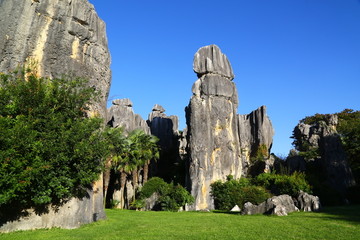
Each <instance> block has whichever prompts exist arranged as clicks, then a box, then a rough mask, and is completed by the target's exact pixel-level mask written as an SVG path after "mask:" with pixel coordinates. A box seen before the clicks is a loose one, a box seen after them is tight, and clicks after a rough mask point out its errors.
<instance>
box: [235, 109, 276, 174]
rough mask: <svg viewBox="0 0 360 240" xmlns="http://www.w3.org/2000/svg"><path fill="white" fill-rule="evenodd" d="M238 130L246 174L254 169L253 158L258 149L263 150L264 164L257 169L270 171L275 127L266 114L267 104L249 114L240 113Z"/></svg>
mask: <svg viewBox="0 0 360 240" xmlns="http://www.w3.org/2000/svg"><path fill="white" fill-rule="evenodd" d="M238 125H239V127H238V130H239V139H240V148H241V157H242V161H243V166H244V168H243V171H244V175H247V174H248V173H249V170H250V171H251V170H253V169H252V168H254V165H253V164H254V163H252V161H251V158H252V157H255V156H256V155H257V152H258V151H263V152H264V153H263V155H264V159H263V161H262V163H263V165H262V166H259V167H260V169H256V170H257V171H260V172H264V171H269V170H270V167H271V164H270V163H271V162H272V161H270V149H271V147H272V141H273V136H274V128H273V127H272V124H271V121H270V119H269V117H268V116H267V114H266V106H261V107H259V108H258V109H256V110H255V111H252V112H251V113H250V114H247V115H238Z"/></svg>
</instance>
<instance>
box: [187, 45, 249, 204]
mask: <svg viewBox="0 0 360 240" xmlns="http://www.w3.org/2000/svg"><path fill="white" fill-rule="evenodd" d="M194 71H195V72H196V73H197V74H198V77H199V79H198V80H197V81H196V82H195V83H194V85H193V88H192V92H193V96H192V97H191V100H190V103H189V105H188V107H187V108H186V121H187V126H188V134H187V142H188V157H189V161H188V169H189V170H188V171H189V172H188V178H187V186H188V188H189V189H190V190H191V194H192V195H193V196H194V198H195V203H194V204H193V206H191V207H190V209H193V210H201V209H213V208H214V203H213V199H212V198H211V196H210V184H211V183H212V182H214V181H216V180H225V179H226V176H227V175H230V174H231V175H233V176H234V177H235V178H240V176H241V173H242V162H241V157H240V152H239V151H240V146H239V136H238V124H237V115H236V109H237V105H238V96H237V90H236V86H235V84H234V82H232V81H231V79H232V78H233V73H232V70H231V66H230V64H229V61H228V60H227V58H226V56H225V55H224V54H222V53H221V51H220V49H219V48H218V47H217V46H215V45H211V46H206V47H203V48H200V49H199V50H198V52H197V53H196V54H195V57H194Z"/></svg>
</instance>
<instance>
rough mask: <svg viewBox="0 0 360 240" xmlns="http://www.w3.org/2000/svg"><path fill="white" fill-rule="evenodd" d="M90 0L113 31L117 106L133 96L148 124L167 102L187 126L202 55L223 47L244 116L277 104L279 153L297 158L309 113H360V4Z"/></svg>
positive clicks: (344, 0) (334, 0)
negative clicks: (300, 129)
mask: <svg viewBox="0 0 360 240" xmlns="http://www.w3.org/2000/svg"><path fill="white" fill-rule="evenodd" d="M90 2H91V3H92V4H94V6H95V9H96V11H97V12H98V14H99V16H100V17H101V18H102V19H103V20H104V21H105V22H106V25H107V35H108V41H109V48H110V52H111V56H112V65H111V69H112V76H113V77H112V86H111V90H110V95H109V102H108V106H111V101H112V100H114V99H118V98H130V99H131V101H132V102H133V104H134V105H133V108H134V111H135V112H136V113H138V114H140V115H141V116H142V117H143V118H144V119H147V117H148V114H149V113H150V112H151V110H152V107H153V106H154V105H155V104H160V105H162V106H163V107H164V108H165V109H166V112H165V113H166V114H167V115H177V116H179V120H180V130H181V129H183V128H184V127H185V126H186V123H185V112H184V108H185V106H187V105H188V103H189V100H190V97H191V95H192V93H191V87H192V85H193V83H194V82H195V81H196V79H197V77H196V74H195V73H194V72H193V70H192V62H193V57H194V54H195V52H196V51H197V50H198V49H199V48H200V47H202V46H205V45H209V44H216V45H218V46H219V47H220V49H221V50H222V52H223V53H224V54H226V55H227V57H228V58H229V61H230V63H231V65H232V68H233V71H234V73H235V79H234V82H235V84H236V85H237V88H238V94H239V107H238V113H240V114H248V113H250V112H251V111H253V110H255V109H257V108H258V107H260V106H261V105H266V106H267V111H268V116H269V117H270V119H271V121H272V124H273V127H274V129H275V136H274V143H273V148H272V152H273V153H275V154H278V155H282V156H285V155H287V154H288V152H289V150H290V149H291V148H292V145H291V142H292V139H290V136H291V135H292V130H293V128H294V127H295V126H296V124H297V123H298V122H299V120H301V119H302V118H304V117H305V116H310V115H313V114H315V113H335V112H339V111H342V110H343V109H345V108H351V109H354V110H360V0H297V1H289V0H271V1H269V0H222V1H218V0H182V1H169V0H153V1H149V0H138V1H130V0H128V1H125V0H124V1H119V0H106V1H104V0H90Z"/></svg>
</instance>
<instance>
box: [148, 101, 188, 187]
mask: <svg viewBox="0 0 360 240" xmlns="http://www.w3.org/2000/svg"><path fill="white" fill-rule="evenodd" d="M178 122H179V120H178V117H177V116H173V115H172V116H167V115H166V114H165V109H164V108H163V107H162V106H160V105H158V104H155V105H154V107H153V109H152V112H151V113H150V114H149V117H148V120H147V123H148V125H149V127H150V132H151V134H152V135H154V136H156V137H158V138H159V142H158V144H159V146H160V159H159V160H158V161H157V162H152V163H151V165H150V168H151V175H152V176H158V177H161V178H163V179H164V180H165V181H167V182H171V181H174V182H181V183H183V182H184V177H185V176H184V175H185V174H184V173H185V167H184V166H183V165H181V158H180V155H179V145H180V142H179V138H180V133H179V131H178Z"/></svg>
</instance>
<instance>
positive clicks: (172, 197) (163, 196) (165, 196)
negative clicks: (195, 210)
mask: <svg viewBox="0 0 360 240" xmlns="http://www.w3.org/2000/svg"><path fill="white" fill-rule="evenodd" d="M155 192H156V193H158V194H159V196H160V197H159V200H158V202H157V204H158V205H159V206H160V207H161V210H163V211H178V210H179V209H180V208H181V207H183V206H185V205H186V204H191V203H193V202H194V198H193V197H192V196H191V195H190V193H189V192H188V191H187V190H186V189H185V188H184V187H182V186H181V185H179V184H178V185H174V184H173V183H166V182H165V181H164V180H163V179H161V178H159V177H153V178H151V179H150V180H149V181H147V182H146V183H145V184H144V186H143V187H142V188H141V189H140V191H139V194H138V195H139V200H140V201H143V200H144V199H145V198H148V197H150V196H151V195H152V194H153V193H155Z"/></svg>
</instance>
